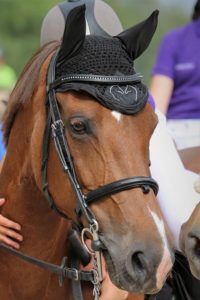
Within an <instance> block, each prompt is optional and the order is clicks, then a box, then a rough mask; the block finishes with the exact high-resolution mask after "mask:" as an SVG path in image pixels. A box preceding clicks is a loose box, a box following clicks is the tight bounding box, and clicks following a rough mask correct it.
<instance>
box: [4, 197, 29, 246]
mask: <svg viewBox="0 0 200 300" xmlns="http://www.w3.org/2000/svg"><path fill="white" fill-rule="evenodd" d="M4 203H5V199H0V207H1V206H2V205H3V204H4ZM20 230H21V226H20V225H19V224H17V223H15V222H13V221H11V220H9V219H7V218H6V217H4V216H3V215H1V214H0V242H1V243H4V244H6V245H8V246H11V247H13V248H15V249H19V248H20V242H21V241H22V240H23V237H22V235H21V234H20V233H19V231H20Z"/></svg>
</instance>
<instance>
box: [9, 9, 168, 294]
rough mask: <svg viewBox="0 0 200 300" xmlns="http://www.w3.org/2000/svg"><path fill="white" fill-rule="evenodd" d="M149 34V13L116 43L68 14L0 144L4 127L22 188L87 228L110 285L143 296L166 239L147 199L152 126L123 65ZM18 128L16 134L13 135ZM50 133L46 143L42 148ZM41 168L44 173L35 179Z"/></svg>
mask: <svg viewBox="0 0 200 300" xmlns="http://www.w3.org/2000/svg"><path fill="white" fill-rule="evenodd" d="M156 25H157V12H154V13H153V14H152V15H151V16H150V17H149V18H148V19H147V20H146V21H144V22H142V23H140V24H138V25H136V26H134V27H132V28H131V29H129V30H126V31H124V32H123V33H121V34H119V35H118V36H116V37H105V38H104V37H98V36H97V37H94V36H87V37H86V35H85V14H84V7H83V6H81V7H78V8H75V9H74V10H73V11H72V12H71V13H70V15H69V17H68V19H67V23H66V27H65V33H64V36H63V40H62V43H61V45H60V47H59V48H58V47H57V44H54V43H52V44H49V45H47V46H46V47H45V48H44V49H43V50H41V52H40V53H38V56H41V55H42V53H44V52H45V53H46V56H48V57H47V58H46V59H45V62H44V63H43V64H42V65H41V68H40V73H39V75H38V80H36V81H37V82H36V84H35V87H34V88H33V91H32V95H31V101H28V102H24V103H22V102H21V104H20V109H19V108H18V112H17V113H16V112H13V115H14V116H15V115H16V116H15V122H14V125H13V124H11V122H10V123H9V122H8V119H9V118H8V114H9V113H10V114H11V111H12V103H11V104H10V106H9V107H8V111H7V117H6V118H7V121H6V122H5V123H6V126H7V135H8V132H9V130H10V129H11V127H12V126H13V128H12V129H11V134H10V137H9V143H8V152H10V151H9V149H10V148H11V146H13V143H14V142H13V141H15V144H16V139H17V137H18V138H19V137H23V140H24V143H25V144H26V149H24V148H21V151H22V152H23V153H24V152H28V155H27V156H26V160H25V159H23V160H20V159H19V162H18V165H19V167H20V165H23V171H24V169H25V161H26V163H27V161H28V163H27V164H26V166H28V168H29V172H30V170H31V172H32V174H33V177H34V180H32V182H33V181H34V182H35V184H36V185H37V187H38V189H39V191H40V192H41V194H43V193H44V192H45V191H47V188H48V196H49V197H50V202H51V200H52V199H53V203H52V202H51V205H52V206H54V207H56V210H57V211H59V212H61V214H63V215H65V216H67V218H68V219H69V220H71V222H73V223H77V222H78V223H79V226H82V227H87V226H88V222H90V221H91V219H92V220H93V219H95V220H96V221H97V223H98V228H99V230H98V235H99V241H100V243H101V247H102V251H103V254H104V256H105V259H106V263H107V268H108V272H109V274H110V278H111V280H112V281H113V283H114V284H115V285H116V286H118V287H120V288H122V289H125V290H127V291H129V292H139V293H149V294H150V293H155V292H157V291H158V290H159V289H161V287H162V285H163V283H164V282H165V279H166V277H167V275H168V273H169V272H170V270H171V268H172V264H173V250H172V245H171V241H170V235H169V232H168V229H167V227H166V225H165V223H164V221H163V217H162V214H161V211H160V208H159V206H158V203H157V200H156V192H157V184H156V183H155V182H154V181H153V179H151V176H150V171H149V165H150V161H149V140H150V138H151V135H152V133H153V131H154V129H155V127H156V124H157V118H156V115H155V113H154V110H153V108H152V107H151V105H150V104H149V103H147V99H148V92H147V88H146V87H145V85H144V84H143V83H142V82H141V77H140V76H139V75H138V74H136V72H135V70H134V68H133V66H132V60H134V59H136V58H137V57H138V56H140V55H141V54H142V53H143V51H144V50H145V49H146V48H147V46H148V45H149V43H150V40H151V38H152V36H153V33H154V31H155V28H156ZM55 48H56V52H55V51H54V50H55ZM50 52H52V53H51V55H50ZM47 54H48V55H47ZM36 58H37V56H36ZM35 65H36V63H35ZM29 73H31V72H29ZM46 77H47V85H46ZM21 92H22V91H21ZM46 93H47V95H46ZM54 109H55V110H54ZM19 115H20V118H19ZM46 120H47V121H46ZM48 120H49V125H48ZM12 122H13V121H12ZM45 124H46V129H45ZM19 126H20V129H21V133H20V135H19V133H18V135H16V131H17V130H18V129H19ZM51 128H52V132H53V138H51V137H50V138H49V140H48V139H47V135H46V132H47V131H49V130H50V129H51ZM14 129H15V130H14ZM60 136H61V139H62V141H61V143H60V142H58V140H59V139H60ZM63 136H64V140H63ZM53 139H54V140H55V143H54V141H53ZM9 144H10V145H9ZM55 145H56V147H55ZM16 147H20V145H16ZM47 149H48V151H45V150H47ZM62 149H64V150H63V151H64V152H63V151H62ZM10 155H11V154H10V153H8V157H9V156H10ZM8 157H7V160H8ZM5 163H6V161H5ZM41 166H42V168H43V170H44V169H45V170H46V173H42V174H43V175H42V176H41ZM13 172H15V170H13ZM24 172H25V171H24ZM66 173H67V175H68V176H66ZM68 173H70V174H68ZM70 176H71V177H72V179H70V178H71V177H70ZM42 177H43V178H42ZM44 177H45V180H44ZM44 183H45V184H44ZM77 194H78V195H79V196H80V197H82V198H81V201H83V202H84V200H85V199H86V200H88V201H89V200H90V201H89V202H88V205H86V204H87V203H86V202H84V203H83V202H82V203H79V205H78V207H77V197H76V196H77ZM33 205H34V204H33ZM42 206H44V203H43V204H42ZM58 247H59V245H58Z"/></svg>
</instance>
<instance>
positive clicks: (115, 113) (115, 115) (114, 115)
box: [112, 110, 122, 122]
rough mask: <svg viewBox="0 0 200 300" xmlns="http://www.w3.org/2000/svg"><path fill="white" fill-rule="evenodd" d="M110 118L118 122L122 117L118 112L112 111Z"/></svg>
mask: <svg viewBox="0 0 200 300" xmlns="http://www.w3.org/2000/svg"><path fill="white" fill-rule="evenodd" d="M112 116H113V117H114V118H115V119H116V120H117V121H118V122H120V120H121V117H122V115H121V114H120V113H119V112H118V111H114V110H113V111H112Z"/></svg>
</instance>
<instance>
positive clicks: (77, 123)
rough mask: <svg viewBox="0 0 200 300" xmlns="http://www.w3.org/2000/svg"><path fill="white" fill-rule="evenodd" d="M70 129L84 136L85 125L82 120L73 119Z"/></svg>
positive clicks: (85, 131)
mask: <svg viewBox="0 0 200 300" xmlns="http://www.w3.org/2000/svg"><path fill="white" fill-rule="evenodd" d="M70 127H71V129H72V131H73V132H74V133H76V134H85V133H87V125H86V122H85V121H84V120H81V119H78V118H76V119H73V120H71V122H70Z"/></svg>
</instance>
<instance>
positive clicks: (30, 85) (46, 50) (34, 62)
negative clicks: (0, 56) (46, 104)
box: [2, 42, 58, 145]
mask: <svg viewBox="0 0 200 300" xmlns="http://www.w3.org/2000/svg"><path fill="white" fill-rule="evenodd" d="M57 46H58V42H52V43H49V44H47V45H45V46H44V47H42V48H40V49H39V50H38V51H37V52H36V53H35V54H34V56H33V57H32V58H31V59H30V60H29V62H28V63H27V65H26V66H25V68H24V70H23V71H22V73H21V75H20V76H19V78H18V81H17V83H16V85H15V88H14V89H13V91H12V93H11V96H10V99H9V102H8V106H7V109H6V112H5V114H4V117H3V122H2V123H3V134H4V142H5V144H6V145H7V144H8V139H9V135H10V131H11V128H12V125H13V123H14V120H15V116H16V114H17V112H18V111H19V109H20V108H21V107H22V106H23V105H24V103H26V102H27V101H29V100H30V99H31V98H32V96H33V93H34V90H35V86H36V82H37V80H38V76H39V73H40V69H41V66H42V65H43V63H44V61H45V60H46V58H47V57H48V56H49V55H50V53H52V52H53V51H54V50H55V49H56V48H57Z"/></svg>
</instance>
